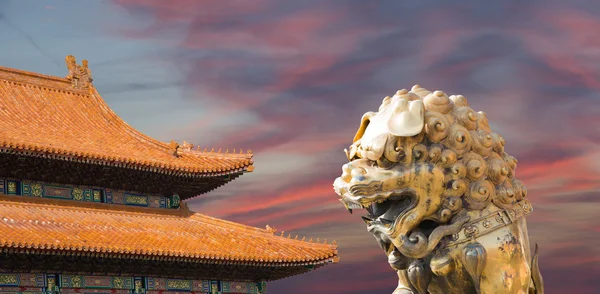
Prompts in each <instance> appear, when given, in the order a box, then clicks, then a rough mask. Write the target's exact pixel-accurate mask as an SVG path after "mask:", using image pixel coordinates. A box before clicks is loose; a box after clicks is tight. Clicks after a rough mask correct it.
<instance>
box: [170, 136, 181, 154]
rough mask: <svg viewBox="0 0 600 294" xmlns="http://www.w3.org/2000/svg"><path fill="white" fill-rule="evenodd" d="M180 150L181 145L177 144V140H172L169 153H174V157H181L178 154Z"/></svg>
mask: <svg viewBox="0 0 600 294" xmlns="http://www.w3.org/2000/svg"><path fill="white" fill-rule="evenodd" d="M178 149H179V144H178V143H177V142H175V140H171V142H170V143H169V152H170V153H172V154H173V156H175V157H179V154H177V150H178Z"/></svg>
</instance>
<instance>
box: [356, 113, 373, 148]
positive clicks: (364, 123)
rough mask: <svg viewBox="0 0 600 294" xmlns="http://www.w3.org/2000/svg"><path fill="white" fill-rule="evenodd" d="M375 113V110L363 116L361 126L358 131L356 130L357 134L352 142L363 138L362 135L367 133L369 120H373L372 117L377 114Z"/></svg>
mask: <svg viewBox="0 0 600 294" xmlns="http://www.w3.org/2000/svg"><path fill="white" fill-rule="evenodd" d="M375 114H376V113H375V112H372V111H369V112H367V113H365V114H364V115H363V116H362V118H361V120H360V127H359V128H358V131H356V135H354V140H353V141H352V143H354V142H356V141H358V140H360V138H362V136H363V135H364V134H365V130H366V129H367V127H368V126H369V122H371V117H373V116H375Z"/></svg>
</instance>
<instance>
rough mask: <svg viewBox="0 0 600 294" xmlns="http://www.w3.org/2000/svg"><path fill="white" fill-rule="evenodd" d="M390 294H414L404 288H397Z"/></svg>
mask: <svg viewBox="0 0 600 294" xmlns="http://www.w3.org/2000/svg"><path fill="white" fill-rule="evenodd" d="M392 294H416V293H415V292H414V291H413V290H411V289H409V288H404V287H398V288H396V290H394V293H392Z"/></svg>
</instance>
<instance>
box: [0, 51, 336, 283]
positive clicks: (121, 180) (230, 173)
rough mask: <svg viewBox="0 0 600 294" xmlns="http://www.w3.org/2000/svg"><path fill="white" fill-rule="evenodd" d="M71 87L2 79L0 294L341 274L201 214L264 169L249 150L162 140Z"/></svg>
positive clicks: (28, 75)
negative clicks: (198, 208) (217, 192)
mask: <svg viewBox="0 0 600 294" xmlns="http://www.w3.org/2000/svg"><path fill="white" fill-rule="evenodd" d="M67 67H68V69H69V75H68V76H67V77H66V78H63V77H55V76H48V75H42V74H37V73H32V72H26V71H21V70H16V69H10V68H3V67H0V293H41V292H46V293H264V292H265V291H266V282H267V281H272V280H277V279H282V278H285V277H289V276H292V275H298V274H302V273H306V272H308V271H311V270H314V269H316V268H318V267H320V266H323V265H325V264H327V263H331V262H337V260H338V257H337V250H336V245H335V243H334V244H324V243H320V242H308V241H304V239H303V240H302V241H301V240H296V239H292V238H290V237H289V235H288V236H287V237H286V236H284V235H283V232H282V233H281V234H279V233H276V232H275V229H272V228H270V227H268V226H267V228H266V229H259V228H254V227H249V226H245V225H242V224H237V223H233V222H229V221H225V220H220V219H216V218H212V217H209V216H206V215H202V214H198V213H195V212H193V211H190V210H189V209H188V208H187V206H186V204H185V202H180V201H181V200H186V199H190V198H192V197H195V196H197V195H200V194H203V193H206V192H208V191H211V190H213V189H215V188H217V187H219V186H222V185H224V184H226V183H228V182H229V181H231V180H233V179H235V178H237V177H239V176H241V175H242V174H244V173H246V172H251V171H252V170H253V169H254V166H253V159H252V155H251V154H250V153H249V152H242V151H240V150H238V151H236V150H233V151H234V152H212V151H206V150H204V151H201V150H199V149H194V148H193V146H192V145H191V144H187V143H183V144H181V145H179V144H177V143H175V142H171V143H163V142H159V141H157V140H155V139H152V138H150V137H148V136H146V135H144V134H142V133H140V132H138V131H137V130H135V129H133V128H132V127H131V126H129V125H128V124H126V123H125V122H124V121H123V120H122V119H121V118H119V116H117V115H116V114H115V113H114V112H113V111H112V110H111V109H110V108H109V107H108V106H107V105H106V103H105V102H104V100H103V99H102V98H101V97H100V95H99V94H98V92H97V91H96V89H95V88H94V86H93V85H92V79H91V74H90V70H89V68H88V67H87V62H86V61H83V63H82V65H77V64H76V62H75V58H73V57H72V56H69V57H67Z"/></svg>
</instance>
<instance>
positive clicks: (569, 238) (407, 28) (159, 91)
mask: <svg viewBox="0 0 600 294" xmlns="http://www.w3.org/2000/svg"><path fill="white" fill-rule="evenodd" d="M409 2H410V3H409ZM447 2H448V3H450V2H451V3H452V4H446V3H447ZM169 3H170V4H169ZM173 3H176V4H177V5H174V4H173ZM0 36H2V39H1V41H0V42H1V46H0V66H6V67H13V68H19V69H23V70H28V71H35V72H40V73H45V74H50V75H57V76H65V75H66V74H67V68H66V66H65V64H64V57H65V56H66V55H68V54H73V55H74V56H75V57H76V58H77V59H78V61H80V60H81V59H87V60H89V66H90V68H91V71H92V75H93V77H94V85H95V86H96V88H97V89H98V91H99V92H100V94H101V95H102V96H103V98H104V99H105V100H106V102H107V103H108V105H109V106H110V107H112V108H113V109H114V111H115V112H116V113H117V114H118V115H120V116H121V117H122V118H123V119H124V120H125V121H126V122H128V123H129V124H130V125H132V126H133V127H135V128H137V129H138V130H140V131H142V132H143V133H145V134H147V135H150V136H152V137H155V138H157V139H159V140H163V141H170V140H171V139H175V140H177V141H180V142H181V141H183V140H186V141H188V142H192V143H194V144H196V145H200V146H201V147H202V149H203V148H204V147H207V148H209V149H210V148H213V147H214V148H216V149H219V148H222V149H223V150H225V149H227V148H230V149H233V148H236V149H238V150H239V148H243V149H244V150H246V149H251V150H252V151H253V153H254V154H255V166H256V170H255V171H254V172H252V173H249V174H246V175H244V176H242V177H241V178H239V179H237V180H235V181H233V182H231V183H229V184H228V185H226V186H224V187H222V188H220V189H218V190H216V191H213V192H211V193H208V194H206V195H202V196H200V197H198V198H196V199H193V200H190V201H189V202H188V204H189V206H190V208H191V209H192V210H195V211H198V212H201V213H204V214H208V215H211V216H215V217H219V218H224V219H227V220H232V221H236V222H240V223H244V224H248V225H252V226H257V227H262V228H264V227H265V225H267V224H269V225H270V226H272V227H275V228H277V229H279V230H283V231H285V232H286V235H287V232H290V233H292V236H294V235H296V234H297V235H300V236H307V237H314V238H317V237H319V238H320V239H321V241H322V240H323V239H327V240H328V242H330V241H331V240H336V241H337V243H338V244H339V254H340V258H341V260H340V262H339V263H338V264H335V265H328V266H326V267H325V268H321V269H319V270H316V271H314V272H311V273H308V274H305V275H301V276H296V277H291V278H288V279H285V280H281V281H276V282H272V283H270V284H269V292H268V293H290V294H300V293H315V294H326V293H327V294H333V293H347V294H355V293H356V294H357V293H375V294H379V293H381V294H386V293H391V292H392V291H393V289H394V288H395V286H396V284H397V277H396V275H395V273H394V272H393V271H392V270H391V268H390V267H389V266H388V264H387V259H386V257H385V255H384V253H383V252H382V250H381V249H380V248H379V247H378V245H377V244H376V242H375V240H374V238H373V237H372V236H371V235H370V234H369V233H368V232H367V231H366V228H365V227H364V224H363V222H362V221H361V220H360V213H358V214H356V213H355V214H354V215H350V214H348V212H347V211H346V210H345V209H344V208H343V206H342V205H341V204H340V203H339V202H338V196H337V195H336V194H335V193H334V191H333V188H332V183H333V181H334V179H335V178H336V177H337V176H339V175H340V174H341V166H342V164H344V163H345V159H346V158H345V155H344V153H343V149H344V148H346V147H347V146H349V145H350V144H351V143H352V138H353V137H354V133H355V131H356V129H357V128H358V126H359V122H360V118H361V116H362V114H363V113H365V112H367V111H376V110H377V108H378V107H379V105H380V103H381V100H382V99H383V97H384V96H386V95H392V94H393V93H395V92H396V90H398V89H402V88H408V89H410V87H411V86H412V85H414V84H420V85H421V86H423V87H425V88H427V89H429V90H437V89H439V90H443V91H445V92H446V93H449V94H463V95H464V96H466V97H467V98H468V100H469V103H470V105H471V106H472V108H474V109H475V110H476V111H480V110H481V111H485V112H486V113H487V116H488V118H489V120H490V125H491V127H492V129H493V130H494V131H495V132H497V133H499V134H501V135H502V136H503V137H504V138H505V139H506V141H507V146H506V151H507V152H508V153H509V154H511V155H513V156H515V157H517V158H518V159H519V164H518V168H517V177H518V178H520V179H521V180H522V181H524V182H525V184H526V185H527V187H528V191H529V194H528V197H529V199H530V200H531V202H532V203H533V205H534V209H535V210H534V213H533V214H532V215H531V216H530V217H529V218H528V219H527V222H528V226H529V235H530V238H531V241H532V242H537V243H539V245H540V266H541V270H542V275H543V276H544V280H545V283H546V289H547V293H598V289H600V278H599V277H600V221H599V216H598V215H599V214H600V205H599V204H600V94H599V93H600V2H597V3H595V2H594V1H579V0H571V1H558V0H544V1H542V0H536V1H523V0H521V1H517V0H504V1H428V0H420V1H358V0H346V1H334V0H328V1H323V0H302V1H293V0H278V1H276V0H239V1H233V0H215V1H199V0H177V1H164V0H155V1H151V0H114V1H108V0H101V1H59V0H38V1H34V0H27V1H24V0H19V1H17V0H13V1H7V0H0ZM73 111H77V110H76V109H74V110H73Z"/></svg>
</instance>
